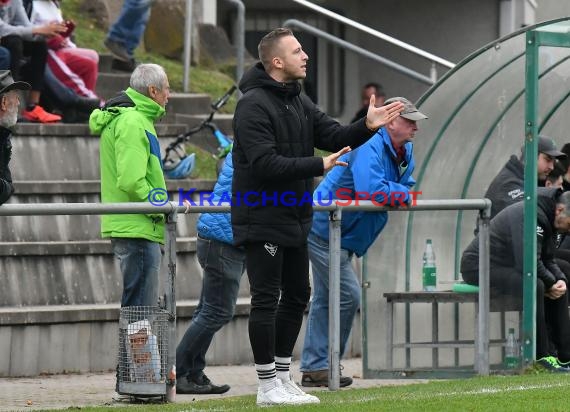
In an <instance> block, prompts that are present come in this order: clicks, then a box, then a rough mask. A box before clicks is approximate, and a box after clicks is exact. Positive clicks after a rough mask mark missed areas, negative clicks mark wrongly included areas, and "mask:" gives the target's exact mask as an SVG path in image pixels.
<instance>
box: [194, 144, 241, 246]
mask: <svg viewBox="0 0 570 412" xmlns="http://www.w3.org/2000/svg"><path fill="white" fill-rule="evenodd" d="M233 174H234V167H233V163H232V154H231V153H229V154H228V156H227V157H226V160H225V162H224V166H223V167H222V170H221V171H220V175H219V176H218V181H217V182H216V184H215V186H214V191H213V193H212V197H211V198H210V200H211V202H212V203H213V204H215V205H217V204H218V203H219V202H220V199H221V198H222V196H223V198H224V200H226V199H227V200H228V201H229V200H230V199H231V196H232V176H233ZM196 227H197V229H198V235H200V237H203V238H205V239H213V240H218V241H220V242H224V243H229V244H230V245H232V244H233V240H234V237H233V233H232V222H231V214H230V213H229V212H228V213H202V214H201V215H200V217H199V218H198V223H197V225H196Z"/></svg>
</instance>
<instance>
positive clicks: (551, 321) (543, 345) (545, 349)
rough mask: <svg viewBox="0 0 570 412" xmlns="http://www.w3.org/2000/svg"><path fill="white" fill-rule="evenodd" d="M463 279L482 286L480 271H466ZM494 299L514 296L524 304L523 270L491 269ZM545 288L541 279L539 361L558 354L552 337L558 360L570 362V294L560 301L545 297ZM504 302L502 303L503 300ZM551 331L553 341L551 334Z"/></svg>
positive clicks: (537, 350)
mask: <svg viewBox="0 0 570 412" xmlns="http://www.w3.org/2000/svg"><path fill="white" fill-rule="evenodd" d="M462 275H463V279H464V280H465V281H466V282H467V283H469V284H473V285H478V284H479V274H478V273H477V272H465V273H463V274H462ZM490 283H491V298H492V299H493V298H497V299H500V297H501V296H509V297H513V298H514V299H516V300H517V301H519V302H520V303H522V294H523V277H522V274H521V272H520V271H518V270H516V269H514V268H511V267H499V266H493V265H492V266H491V269H490ZM544 292H545V286H544V283H543V282H542V280H541V279H537V283H536V358H537V359H540V358H542V357H544V356H550V355H555V353H553V351H552V349H551V348H552V346H551V345H550V338H551V339H552V343H553V344H554V347H555V348H556V349H557V350H558V358H559V359H560V360H561V361H563V362H567V361H570V316H569V314H568V292H566V293H565V294H564V296H562V297H560V298H558V299H554V300H553V299H550V298H548V297H545V296H544ZM499 302H500V301H499ZM549 330H550V335H551V336H550V338H549V333H548V331H549Z"/></svg>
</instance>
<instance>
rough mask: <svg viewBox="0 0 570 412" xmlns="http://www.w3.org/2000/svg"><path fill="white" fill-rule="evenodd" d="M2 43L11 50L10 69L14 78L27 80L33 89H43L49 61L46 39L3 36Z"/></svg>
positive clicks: (0, 41)
mask: <svg viewBox="0 0 570 412" xmlns="http://www.w3.org/2000/svg"><path fill="white" fill-rule="evenodd" d="M0 44H1V45H2V46H4V47H6V48H7V49H8V50H10V55H11V59H10V70H11V71H12V77H13V78H14V80H16V81H17V80H25V81H27V82H29V83H30V85H31V86H32V90H36V91H42V90H43V86H44V71H45V67H46V61H47V44H46V42H45V40H34V41H28V40H24V39H22V38H21V37H20V36H16V35H10V36H4V37H2V40H0Z"/></svg>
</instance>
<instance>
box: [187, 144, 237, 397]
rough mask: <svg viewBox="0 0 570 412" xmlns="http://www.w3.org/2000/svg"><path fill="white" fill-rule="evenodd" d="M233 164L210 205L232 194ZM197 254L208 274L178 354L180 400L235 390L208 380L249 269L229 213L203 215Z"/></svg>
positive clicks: (228, 163) (224, 172) (224, 170)
mask: <svg viewBox="0 0 570 412" xmlns="http://www.w3.org/2000/svg"><path fill="white" fill-rule="evenodd" d="M232 175H233V164H232V156H231V153H230V154H229V155H228V156H227V157H226V160H225V162H224V166H223V168H222V170H221V172H220V176H219V177H218V181H217V182H216V185H215V186H214V191H213V194H212V197H211V198H210V201H211V202H212V203H213V204H215V205H217V204H218V203H220V202H221V199H222V198H223V197H228V196H229V194H230V193H231V190H232ZM197 229H198V240H197V246H196V252H197V255H198V261H199V262H200V266H202V269H203V271H204V276H203V280H202V293H201V294H200V302H199V303H198V307H197V308H196V310H195V311H194V314H193V316H192V322H191V323H190V326H189V327H188V329H187V330H186V333H185V334H184V336H183V337H182V340H181V341H180V343H179V344H178V348H176V370H177V372H178V379H177V380H178V382H177V384H176V393H178V394H199V395H205V394H219V393H224V392H227V391H228V390H229V389H230V387H229V385H215V384H214V383H212V382H211V381H210V379H208V377H207V376H206V375H205V374H204V367H205V366H206V352H207V351H208V348H209V347H210V344H211V343H212V339H213V338H214V334H215V333H216V332H217V331H218V330H220V329H221V328H222V326H224V325H225V324H226V323H228V322H229V321H230V320H231V319H232V317H233V315H234V309H235V306H236V301H237V297H238V292H239V284H240V280H241V276H242V274H243V272H244V269H245V252H244V250H243V248H241V247H236V246H233V234H232V225H231V219H230V214H229V213H202V214H201V215H200V217H199V218H198V223H197Z"/></svg>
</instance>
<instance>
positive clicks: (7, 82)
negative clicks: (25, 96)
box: [0, 70, 32, 94]
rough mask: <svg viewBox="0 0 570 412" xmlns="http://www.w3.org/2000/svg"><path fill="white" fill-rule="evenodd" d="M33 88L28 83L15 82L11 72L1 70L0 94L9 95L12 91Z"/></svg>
mask: <svg viewBox="0 0 570 412" xmlns="http://www.w3.org/2000/svg"><path fill="white" fill-rule="evenodd" d="M31 88H32V86H30V85H29V83H26V82H15V81H14V79H13V78H12V73H10V70H0V94H4V93H8V92H9V91H10V90H30V89H31Z"/></svg>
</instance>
